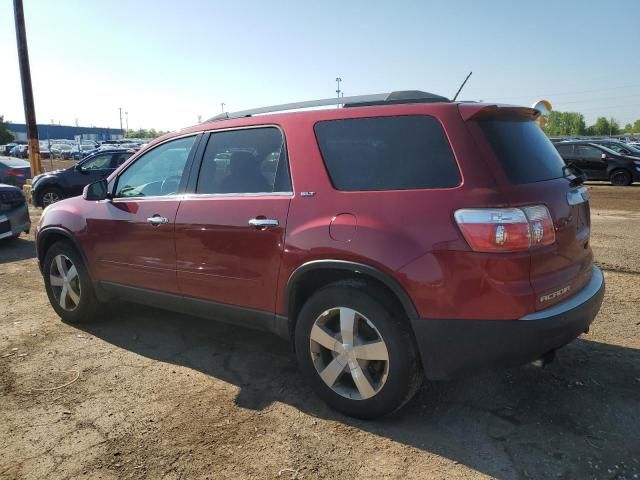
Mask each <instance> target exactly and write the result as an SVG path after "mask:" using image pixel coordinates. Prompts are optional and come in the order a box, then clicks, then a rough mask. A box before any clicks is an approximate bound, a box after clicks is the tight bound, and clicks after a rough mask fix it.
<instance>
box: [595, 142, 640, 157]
mask: <svg viewBox="0 0 640 480" xmlns="http://www.w3.org/2000/svg"><path fill="white" fill-rule="evenodd" d="M591 143H595V144H596V145H602V146H603V147H607V148H608V149H609V150H613V151H614V152H616V153H619V154H621V155H627V156H630V157H638V158H639V159H640V148H638V147H634V146H633V145H629V144H628V143H625V142H621V141H620V140H591Z"/></svg>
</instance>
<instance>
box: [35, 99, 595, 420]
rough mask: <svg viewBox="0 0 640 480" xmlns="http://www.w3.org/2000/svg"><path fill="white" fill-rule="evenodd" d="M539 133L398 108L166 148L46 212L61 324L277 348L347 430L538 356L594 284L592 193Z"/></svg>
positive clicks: (462, 107) (231, 130) (49, 270)
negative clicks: (128, 319) (238, 334)
mask: <svg viewBox="0 0 640 480" xmlns="http://www.w3.org/2000/svg"><path fill="white" fill-rule="evenodd" d="M337 102H339V103H340V104H343V108H334V109H324V110H312V111H309V110H307V111H295V112H289V113H278V114H268V115H259V114H265V113H273V112H275V111H279V110H287V109H289V110H291V109H301V108H304V107H314V106H320V105H328V104H332V103H333V104H335V103H337ZM536 115H537V112H536V111H535V110H532V109H529V108H523V107H514V106H502V105H492V104H483V103H455V102H450V101H449V100H447V99H446V98H443V97H439V96H436V95H432V94H427V93H424V92H395V93H392V94H389V95H373V96H365V97H351V98H342V99H340V100H336V99H331V100H324V101H316V102H306V103H301V104H288V105H281V106H279V107H272V108H262V109H256V110H253V111H244V112H238V113H237V114H224V115H221V116H219V117H216V118H214V119H211V120H209V121H207V122H205V123H203V124H201V125H197V126H195V127H190V128H187V129H184V130H181V131H179V132H176V133H172V134H169V135H166V136H164V137H162V138H159V139H157V140H156V141H154V142H153V143H151V144H150V145H149V146H148V147H147V148H145V149H144V150H142V151H140V152H138V153H137V154H135V155H134V156H133V157H131V158H130V159H129V160H128V161H127V162H126V163H125V164H123V165H122V166H121V167H119V168H118V169H117V170H116V171H115V172H114V173H113V174H112V175H110V176H109V177H108V179H107V180H102V181H99V182H96V183H93V184H91V185H89V186H87V187H86V188H85V191H84V194H83V196H82V197H76V198H70V199H66V200H64V201H62V202H59V203H56V204H54V205H51V206H49V207H48V208H46V209H45V211H44V213H43V215H42V218H41V221H40V224H39V225H38V228H37V254H38V258H39V261H40V267H41V270H42V273H43V276H44V282H45V286H46V290H47V294H48V296H49V299H50V301H51V304H52V305H53V308H54V309H55V311H56V312H57V313H58V315H60V316H61V317H62V319H63V320H65V321H68V322H82V321H89V320H92V319H93V318H95V317H96V315H97V313H98V312H99V311H100V310H102V307H101V305H103V304H104V303H108V302H110V301H111V300H112V299H122V300H128V301H133V302H139V303H144V304H149V305H153V306H156V307H161V308H166V309H171V310H175V311H179V312H183V313H185V314H192V315H198V316H204V317H207V318H211V319H219V320H224V321H228V322H232V323H236V324H239V325H244V326H249V327H255V328H260V329H263V330H266V331H269V332H275V333H277V334H279V335H281V336H283V337H286V338H289V339H291V340H292V342H293V345H294V348H295V351H296V355H297V359H298V362H299V366H300V369H301V370H302V372H303V373H304V375H305V376H306V377H308V379H309V380H310V382H311V384H312V385H313V388H314V389H315V391H316V392H317V393H318V395H319V396H320V397H322V398H323V399H324V400H325V401H326V402H327V403H328V404H329V405H330V406H331V407H333V408H335V409H337V410H339V411H341V412H344V413H346V414H348V415H352V416H356V417H361V418H372V417H376V416H380V415H383V414H387V413H389V412H392V411H394V410H396V409H398V408H399V407H401V406H402V405H403V404H404V403H405V402H407V401H408V400H409V399H410V398H411V396H412V395H413V393H414V392H415V391H416V390H417V388H418V386H419V385H420V383H421V381H422V378H423V376H426V377H427V378H428V379H446V378H451V377H455V376H459V375H461V374H466V373H469V372H472V371H475V370H478V369H483V368H488V367H508V366H515V365H521V364H525V363H528V362H531V361H534V360H538V359H549V358H550V357H552V355H553V353H554V352H555V350H556V349H558V348H559V347H562V346H563V345H565V344H567V343H568V342H570V341H571V340H573V339H574V338H576V337H577V336H579V335H580V334H581V333H583V332H586V331H587V330H588V329H589V325H590V323H591V322H592V321H593V319H594V317H595V316H596V314H597V312H598V310H599V308H600V304H601V302H602V298H603V295H604V280H603V275H602V272H601V271H600V270H599V269H598V268H597V267H595V266H594V265H593V263H592V260H593V255H592V252H591V247H590V245H589V229H590V218H589V203H588V192H587V190H586V189H585V188H584V187H583V186H581V185H580V183H581V181H582V179H581V177H578V176H576V175H573V174H572V173H571V171H570V170H569V169H568V168H567V167H566V166H565V164H564V163H563V161H562V159H561V158H560V156H559V155H558V152H557V151H556V149H555V148H554V147H553V145H552V144H551V142H550V141H549V140H548V139H547V138H546V137H545V136H544V134H543V133H542V131H541V130H540V129H539V128H538V126H537V124H536V123H535V118H536Z"/></svg>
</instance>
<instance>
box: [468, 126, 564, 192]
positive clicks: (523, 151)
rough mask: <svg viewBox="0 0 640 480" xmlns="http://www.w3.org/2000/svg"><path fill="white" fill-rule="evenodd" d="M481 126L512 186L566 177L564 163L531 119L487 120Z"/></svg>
mask: <svg viewBox="0 0 640 480" xmlns="http://www.w3.org/2000/svg"><path fill="white" fill-rule="evenodd" d="M478 124H479V125H480V128H481V129H482V131H483V132H484V134H485V136H486V137H487V139H488V140H489V143H490V144H491V146H492V147H493V151H494V152H495V155H496V157H497V158H498V161H499V162H500V163H501V164H502V167H503V168H504V170H505V172H506V174H507V176H508V177H509V179H510V180H511V181H512V182H513V183H533V182H542V181H544V180H551V179H553V178H559V177H562V176H563V175H564V173H563V170H562V169H563V167H564V165H565V164H564V161H563V160H562V157H561V156H560V154H559V153H558V151H557V150H556V149H555V147H554V146H553V143H551V141H550V140H549V139H548V138H547V136H546V135H545V134H544V132H543V131H542V130H540V127H538V125H537V124H536V123H535V122H533V121H531V120H520V119H513V118H508V119H486V120H479V121H478Z"/></svg>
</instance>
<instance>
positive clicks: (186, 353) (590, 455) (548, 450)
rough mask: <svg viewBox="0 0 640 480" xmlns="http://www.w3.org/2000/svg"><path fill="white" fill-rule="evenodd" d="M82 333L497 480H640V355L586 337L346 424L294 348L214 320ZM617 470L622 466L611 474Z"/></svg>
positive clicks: (114, 323) (245, 397)
mask: <svg viewBox="0 0 640 480" xmlns="http://www.w3.org/2000/svg"><path fill="white" fill-rule="evenodd" d="M81 328H82V329H83V330H84V331H86V332H88V333H90V334H92V335H94V336H96V337H98V338H101V339H103V340H105V341H107V342H109V343H111V344H113V345H116V346H118V347H120V348H123V349H127V350H129V351H131V352H135V353H137V354H139V355H143V356H145V357H148V358H152V359H155V360H158V361H161V362H167V363H170V364H175V365H180V366H185V367H188V368H191V369H194V370H197V371H200V372H202V373H204V374H207V375H210V376H212V377H215V378H217V379H220V380H223V381H225V382H230V383H232V384H234V385H236V386H237V387H239V393H238V395H237V397H236V399H235V402H236V404H237V405H239V406H241V407H243V408H249V409H256V410H260V409H263V408H265V407H267V406H268V405H270V404H271V403H272V402H284V403H286V404H289V405H292V406H294V407H296V408H298V409H300V410H301V411H303V412H305V413H307V414H310V415H313V416H316V417H318V418H324V419H331V420H334V421H339V422H342V423H344V424H347V425H350V426H352V427H354V428H357V429H360V430H362V431H364V432H369V433H372V434H375V435H377V436H380V437H383V438H387V439H390V440H393V441H395V442H400V443H402V444H405V445H408V446H411V447H413V448H415V449H419V450H421V451H424V452H428V453H429V454H431V455H438V456H441V457H445V458H448V459H450V460H453V461H455V462H458V463H460V464H464V465H466V466H468V467H470V468H472V469H474V470H476V471H478V472H481V473H483V474H486V475H489V476H491V477H495V478H499V479H511V478H587V477H588V478H592V477H594V476H595V477H597V478H599V477H601V476H602V475H604V476H607V477H611V476H612V475H613V474H611V473H609V474H607V473H605V472H607V469H609V470H610V471H614V470H615V473H616V474H617V475H618V477H619V478H623V477H626V478H634V477H633V474H634V472H635V473H637V472H639V471H640V415H639V413H640V407H639V404H640V402H639V400H640V350H637V349H633V348H624V347H619V346H614V345H607V344H602V343H597V342H593V341H589V340H585V339H578V340H576V341H575V342H573V343H572V344H571V345H569V346H568V347H566V348H564V349H562V350H561V351H560V352H559V353H558V359H557V360H556V362H554V363H552V364H551V365H549V366H548V367H546V368H544V369H540V368H533V367H522V368H518V369H512V370H508V371H503V372H497V373H487V374H482V375H478V376H475V377H470V378H466V379H461V380H456V381H450V382H434V383H428V384H425V385H424V386H423V388H422V389H421V391H420V392H419V393H418V394H417V395H416V397H415V398H414V400H412V401H411V402H410V403H409V404H408V405H407V406H406V407H405V408H403V409H402V410H401V411H399V412H398V413H396V414H394V415H392V416H390V417H387V418H384V419H380V420H377V421H361V420H356V419H353V418H349V417H345V416H343V415H340V414H338V413H336V412H334V411H332V410H330V409H329V408H328V407H326V406H325V404H324V403H322V402H321V401H320V400H319V399H318V398H317V397H316V396H315V395H313V393H312V392H311V390H310V388H309V387H308V386H307V384H306V383H305V381H304V379H303V378H302V377H301V375H300V374H299V373H297V369H296V366H295V361H294V357H293V354H292V353H291V351H290V347H289V345H288V343H287V342H285V341H283V340H282V339H279V338H277V337H275V336H273V335H270V334H266V333H262V332H258V331H253V330H248V329H245V328H241V327H236V326H231V325H226V324H222V323H218V322H214V321H207V320H202V319H198V318H192V317H185V316H184V315H178V314H172V313H169V312H164V311H159V310H155V309H150V308H146V307H141V306H133V305H126V308H124V309H123V312H122V313H119V314H118V315H116V318H114V319H113V320H110V321H108V322H104V323H97V324H86V325H82V327H81ZM614 465H615V468H614Z"/></svg>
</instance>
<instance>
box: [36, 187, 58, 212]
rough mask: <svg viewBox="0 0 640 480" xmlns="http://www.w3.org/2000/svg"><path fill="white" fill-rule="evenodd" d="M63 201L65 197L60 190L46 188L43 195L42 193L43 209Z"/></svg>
mask: <svg viewBox="0 0 640 480" xmlns="http://www.w3.org/2000/svg"><path fill="white" fill-rule="evenodd" d="M62 199H64V195H63V193H62V191H61V190H60V189H58V188H45V189H44V190H43V191H42V193H40V205H42V208H46V207H48V206H49V205H51V204H52V203H56V202H59V201H60V200H62Z"/></svg>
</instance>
